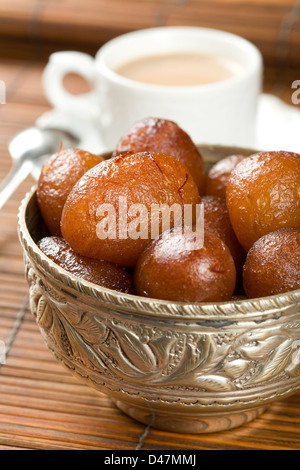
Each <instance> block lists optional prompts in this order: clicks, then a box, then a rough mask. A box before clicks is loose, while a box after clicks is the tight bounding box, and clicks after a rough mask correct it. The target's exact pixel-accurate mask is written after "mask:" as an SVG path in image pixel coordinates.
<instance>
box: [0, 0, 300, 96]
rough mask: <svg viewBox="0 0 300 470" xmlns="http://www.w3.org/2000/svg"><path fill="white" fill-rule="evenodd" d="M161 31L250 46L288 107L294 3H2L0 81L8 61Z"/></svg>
mask: <svg viewBox="0 0 300 470" xmlns="http://www.w3.org/2000/svg"><path fill="white" fill-rule="evenodd" d="M163 25H193V26H203V27H211V28H217V29H222V30H226V31H230V32H232V33H235V34H238V35H240V36H243V37H245V38H246V39H248V40H250V41H252V42H253V43H254V44H255V45H256V46H258V47H259V49H260V50H261V52H262V54H263V57H264V61H265V89H266V90H267V91H271V92H274V93H276V94H278V95H281V96H282V97H283V98H284V99H285V100H287V101H289V102H291V100H290V94H291V93H290V94H289V89H290V87H291V83H292V81H293V80H295V79H300V2H297V1H296V2H295V1H294V0H85V1H82V0H26V1H23V0H0V79H2V80H5V73H4V69H5V64H7V63H8V62H7V61H8V60H17V61H27V63H28V61H30V62H32V61H34V62H45V61H47V59H48V56H49V54H50V53H51V52H54V51H57V50H64V49H67V50H69V49H71V50H80V51H84V52H88V53H90V54H92V55H94V54H95V53H96V51H97V50H98V48H99V47H100V46H101V44H103V43H104V42H106V41H107V40H109V39H111V38H113V37H115V36H117V35H120V34H122V33H126V32H128V31H132V30H136V29H140V28H148V27H153V26H163ZM12 86H13V85H11V83H10V81H9V83H7V87H8V93H9V92H11V87H12ZM286 87H288V88H289V89H287V88H286ZM291 104H292V103H291Z"/></svg>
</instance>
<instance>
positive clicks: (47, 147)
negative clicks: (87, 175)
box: [0, 127, 78, 209]
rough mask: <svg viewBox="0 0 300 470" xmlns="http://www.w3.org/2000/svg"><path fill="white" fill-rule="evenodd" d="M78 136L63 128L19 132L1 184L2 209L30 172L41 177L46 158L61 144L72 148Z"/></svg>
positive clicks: (10, 151)
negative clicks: (9, 163)
mask: <svg viewBox="0 0 300 470" xmlns="http://www.w3.org/2000/svg"><path fill="white" fill-rule="evenodd" d="M76 144H78V139H77V138H76V137H74V136H73V135H71V134H70V133H69V132H67V131H64V130H62V129H50V128H49V129H48V128H44V129H43V128H38V127H30V128H28V129H26V130H24V131H22V132H20V134H18V135H16V137H14V138H13V140H12V141H11V142H10V144H9V147H8V149H9V153H10V155H11V157H12V160H13V165H12V168H11V170H10V172H9V173H8V175H7V176H6V178H5V179H4V180H3V181H2V182H1V184H0V209H2V207H3V206H4V204H5V203H6V202H7V201H8V199H9V198H10V197H11V196H12V194H13V193H14V192H15V190H16V189H17V188H18V186H19V185H20V184H21V183H22V182H23V181H24V180H25V179H26V178H27V176H28V175H29V174H30V173H31V174H32V175H33V177H34V178H35V179H38V176H39V173H40V171H41V169H42V166H43V164H44V162H45V161H46V159H47V158H48V157H49V156H50V155H53V154H54V153H57V152H58V151H59V149H60V147H61V145H63V146H64V148H71V147H74V146H75V145H76Z"/></svg>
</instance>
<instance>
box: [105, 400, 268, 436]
mask: <svg viewBox="0 0 300 470" xmlns="http://www.w3.org/2000/svg"><path fill="white" fill-rule="evenodd" d="M113 401H114V403H115V405H116V406H117V407H118V408H119V409H120V410H121V411H123V412H124V413H125V414H127V415H128V416H130V417H131V418H133V419H135V420H137V421H139V422H141V423H143V424H147V425H149V426H150V427H153V428H156V429H161V430H163V431H171V432H177V433H178V432H179V433H184V434H185V433H191V434H206V433H214V432H220V431H228V430H229V429H233V428H237V427H239V426H242V425H244V424H246V423H249V422H250V421H253V420H254V419H255V418H257V417H258V416H260V415H261V414H262V413H263V412H264V411H265V410H266V409H267V407H266V406H261V407H258V408H251V409H249V410H246V411H245V410H243V411H232V412H222V413H209V414H205V413H198V414H193V415H190V414H186V413H181V414H176V413H166V412H164V411H162V410H159V411H157V410H150V409H146V408H140V407H136V406H134V405H132V404H130V403H126V402H124V401H120V400H113Z"/></svg>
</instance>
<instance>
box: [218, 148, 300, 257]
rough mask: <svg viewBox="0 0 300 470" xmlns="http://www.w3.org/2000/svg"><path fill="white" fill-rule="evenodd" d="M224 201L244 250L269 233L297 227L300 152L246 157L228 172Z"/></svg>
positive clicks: (299, 208) (298, 215)
mask: <svg viewBox="0 0 300 470" xmlns="http://www.w3.org/2000/svg"><path fill="white" fill-rule="evenodd" d="M226 203H227V207H228V211H229V216H230V220H231V224H232V227H233V229H234V231H235V233H236V236H237V238H238V240H239V242H240V244H241V245H242V246H243V248H244V249H245V250H247V251H248V250H249V249H250V248H251V247H252V245H253V244H254V243H255V242H256V240H258V239H259V238H260V237H262V236H263V235H265V234H267V233H269V232H273V231H275V230H277V229H279V228H283V227H300V155H299V154H296V153H292V152H284V151H279V152H278V151H274V152H261V153H259V154H256V155H252V156H250V157H248V158H245V159H244V160H243V161H242V162H240V163H239V164H238V165H237V166H236V168H235V169H234V170H233V171H232V173H231V176H230V179H229V181H228V185H227V190H226Z"/></svg>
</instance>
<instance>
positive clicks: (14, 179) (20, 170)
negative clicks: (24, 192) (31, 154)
mask: <svg viewBox="0 0 300 470" xmlns="http://www.w3.org/2000/svg"><path fill="white" fill-rule="evenodd" d="M31 169H32V163H31V162H30V161H24V162H23V163H21V164H14V165H13V166H12V168H11V170H10V172H9V173H8V175H7V176H6V177H5V178H4V180H3V181H2V182H1V183H0V210H1V209H2V207H3V206H4V204H5V203H6V202H7V201H8V199H9V198H10V197H11V196H12V195H13V193H14V192H15V190H16V189H17V188H18V187H19V185H20V184H21V183H22V182H23V181H24V180H25V179H26V178H27V176H28V175H29V173H30V172H31Z"/></svg>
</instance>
